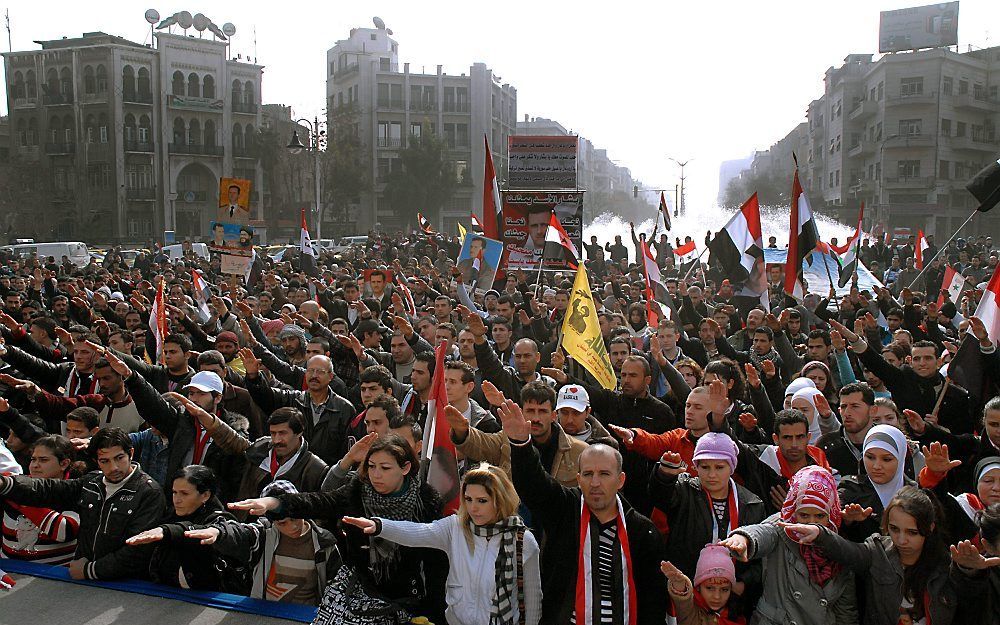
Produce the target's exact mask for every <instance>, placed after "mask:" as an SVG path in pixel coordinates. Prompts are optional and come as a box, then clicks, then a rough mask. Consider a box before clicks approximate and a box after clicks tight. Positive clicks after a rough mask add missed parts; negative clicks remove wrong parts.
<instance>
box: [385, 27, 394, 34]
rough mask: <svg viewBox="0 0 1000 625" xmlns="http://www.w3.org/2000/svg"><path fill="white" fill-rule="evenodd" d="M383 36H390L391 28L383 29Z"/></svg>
mask: <svg viewBox="0 0 1000 625" xmlns="http://www.w3.org/2000/svg"><path fill="white" fill-rule="evenodd" d="M385 34H387V35H389V36H392V29H391V28H386V29H385Z"/></svg>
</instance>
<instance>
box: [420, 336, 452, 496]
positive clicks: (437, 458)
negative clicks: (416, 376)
mask: <svg viewBox="0 0 1000 625" xmlns="http://www.w3.org/2000/svg"><path fill="white" fill-rule="evenodd" d="M446 345H447V343H445V342H444V341H442V342H441V343H440V344H439V345H438V346H437V348H436V349H435V350H434V378H433V379H432V380H431V394H430V398H428V401H427V421H426V423H425V427H424V444H423V451H422V456H423V458H424V459H426V460H428V461H429V462H428V463H427V469H426V471H427V473H426V475H425V480H426V482H427V483H428V484H429V485H431V486H433V487H434V488H435V489H436V490H437V492H439V493H440V494H441V500H442V501H444V502H445V503H444V510H442V512H441V513H442V514H443V515H445V516H447V515H449V514H451V513H452V512H455V511H456V510H458V492H459V477H458V454H457V452H456V451H455V444H454V443H452V442H451V434H450V428H449V427H448V420H447V419H446V418H445V415H444V409H445V407H446V406H447V405H448V395H447V393H446V392H445V388H444V360H445V346H446Z"/></svg>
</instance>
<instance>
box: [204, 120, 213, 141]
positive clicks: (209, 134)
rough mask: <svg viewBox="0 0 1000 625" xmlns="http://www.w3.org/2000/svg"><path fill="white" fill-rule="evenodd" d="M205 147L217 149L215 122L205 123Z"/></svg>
mask: <svg viewBox="0 0 1000 625" xmlns="http://www.w3.org/2000/svg"><path fill="white" fill-rule="evenodd" d="M204 134H205V146H206V147H212V148H214V147H215V122H213V121H212V120H208V121H206V122H205V133H204Z"/></svg>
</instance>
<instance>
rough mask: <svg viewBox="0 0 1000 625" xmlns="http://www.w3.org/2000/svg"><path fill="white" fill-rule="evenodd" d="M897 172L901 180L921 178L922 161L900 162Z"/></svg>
mask: <svg viewBox="0 0 1000 625" xmlns="http://www.w3.org/2000/svg"><path fill="white" fill-rule="evenodd" d="M897 171H898V173H899V177H900V178H919V177H920V161H899V163H898V164H897Z"/></svg>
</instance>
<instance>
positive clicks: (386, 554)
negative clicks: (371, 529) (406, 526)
mask: <svg viewBox="0 0 1000 625" xmlns="http://www.w3.org/2000/svg"><path fill="white" fill-rule="evenodd" d="M361 504H362V506H363V507H364V510H365V516H366V517H368V518H371V517H379V518H381V519H391V520H393V521H418V520H420V519H421V518H422V517H423V505H422V503H421V501H420V481H419V480H417V479H415V478H413V477H410V476H407V477H406V478H404V480H403V488H402V489H401V490H400V491H399V492H398V493H391V494H388V495H383V494H382V493H380V492H378V491H377V490H375V488H374V487H373V486H372V485H371V483H369V482H368V481H367V480H365V481H362V482H361ZM368 553H369V557H368V561H369V565H370V568H371V571H372V576H373V577H374V578H375V581H376V582H377V583H381V582H383V581H384V580H386V579H387V578H388V577H389V574H390V573H391V572H392V571H393V570H394V569H395V568H396V565H398V564H399V545H397V544H396V543H393V542H390V541H388V540H385V539H382V538H379V537H377V536H375V537H372V538H371V548H370V549H369V551H368Z"/></svg>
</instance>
